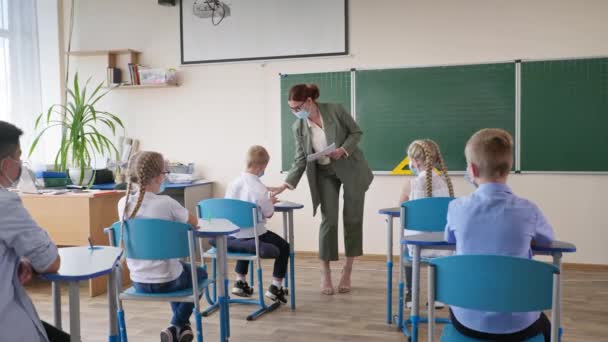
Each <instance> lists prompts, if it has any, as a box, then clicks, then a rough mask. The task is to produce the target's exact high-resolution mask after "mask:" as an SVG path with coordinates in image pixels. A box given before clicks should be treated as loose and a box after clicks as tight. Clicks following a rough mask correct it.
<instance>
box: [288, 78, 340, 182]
mask: <svg viewBox="0 0 608 342" xmlns="http://www.w3.org/2000/svg"><path fill="white" fill-rule="evenodd" d="M350 75H351V72H350V71H344V72H323V73H311V74H290V75H281V76H280V77H281V145H282V149H281V156H282V166H281V168H282V170H283V171H288V170H289V169H290V168H291V164H292V162H293V157H294V154H295V141H294V136H293V132H292V130H291V126H292V125H293V123H294V121H295V120H297V118H296V117H295V116H294V115H293V113H292V112H291V110H290V109H289V106H288V105H287V97H288V96H289V89H290V88H291V87H292V86H293V85H296V84H299V83H307V84H310V83H313V84H316V85H317V86H318V87H319V91H320V93H321V96H320V97H319V99H318V101H319V102H331V103H340V104H342V105H343V106H344V108H346V110H348V111H350V107H351V105H350V103H351V83H350V79H351V77H350Z"/></svg>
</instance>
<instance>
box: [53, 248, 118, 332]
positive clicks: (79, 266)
mask: <svg viewBox="0 0 608 342" xmlns="http://www.w3.org/2000/svg"><path fill="white" fill-rule="evenodd" d="M59 255H60V257H61V266H60V268H59V271H58V272H57V273H54V274H45V275H43V276H42V277H43V278H45V279H47V280H50V281H52V292H53V293H52V296H53V319H54V324H55V326H56V327H57V328H59V329H61V289H60V285H59V282H61V281H65V282H67V283H68V284H69V285H68V286H69V302H70V340H71V341H78V342H79V341H80V291H79V286H78V283H79V282H80V281H82V280H90V279H94V278H98V277H101V276H103V275H108V279H107V281H108V289H109V291H108V310H109V316H110V319H109V338H110V341H117V339H118V329H117V327H118V325H117V320H116V303H117V302H116V299H117V298H116V294H117V292H116V288H115V284H116V283H115V281H114V277H115V276H116V272H115V270H116V267H115V266H116V264H117V262H118V260H119V259H120V257H121V256H122V250H121V249H120V248H116V247H107V246H94V247H93V248H91V247H89V246H86V247H67V248H60V249H59Z"/></svg>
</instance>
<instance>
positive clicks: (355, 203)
mask: <svg viewBox="0 0 608 342" xmlns="http://www.w3.org/2000/svg"><path fill="white" fill-rule="evenodd" d="M364 204H365V192H363V191H360V192H357V191H351V189H349V188H348V187H347V186H344V213H343V214H344V218H343V219H344V247H345V250H346V264H344V268H343V269H342V278H341V279H340V284H339V285H338V292H340V293H348V292H350V289H351V274H352V270H353V262H354V261H355V257H358V256H360V255H362V254H363V209H364V207H365V206H364Z"/></svg>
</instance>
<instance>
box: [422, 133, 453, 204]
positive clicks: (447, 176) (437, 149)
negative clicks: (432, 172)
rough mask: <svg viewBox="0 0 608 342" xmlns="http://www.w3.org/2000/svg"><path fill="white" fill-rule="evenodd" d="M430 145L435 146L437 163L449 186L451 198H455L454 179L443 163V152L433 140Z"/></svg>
mask: <svg viewBox="0 0 608 342" xmlns="http://www.w3.org/2000/svg"><path fill="white" fill-rule="evenodd" d="M428 142H429V144H431V145H433V148H434V149H435V152H436V156H437V162H438V163H439V169H440V170H441V175H442V176H443V178H444V179H445V183H446V184H447V185H448V191H449V193H450V197H454V185H453V184H452V179H451V178H450V176H449V175H448V169H447V167H445V163H444V162H443V157H442V156H441V151H440V150H439V145H437V143H436V142H434V141H433V140H428Z"/></svg>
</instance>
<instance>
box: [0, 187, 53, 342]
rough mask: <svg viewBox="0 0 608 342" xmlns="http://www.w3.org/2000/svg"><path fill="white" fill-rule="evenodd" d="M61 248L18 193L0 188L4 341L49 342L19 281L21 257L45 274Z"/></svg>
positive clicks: (1, 328) (0, 308)
mask: <svg viewBox="0 0 608 342" xmlns="http://www.w3.org/2000/svg"><path fill="white" fill-rule="evenodd" d="M57 256H58V252H57V247H56V246H55V244H53V242H52V241H51V239H50V238H49V236H48V234H47V233H46V231H44V230H43V229H42V228H40V227H39V226H38V225H37V224H36V222H34V220H33V219H32V218H31V216H30V215H29V213H28V212H27V210H26V209H25V207H24V206H23V203H22V202H21V199H20V198H19V196H18V195H17V194H14V193H11V192H9V191H6V190H5V189H3V188H1V187H0V275H1V276H0V335H1V337H2V338H1V339H2V341H16V342H26V341H27V342H32V341H33V342H37V341H44V342H47V341H48V338H47V336H46V332H45V331H44V328H43V326H42V323H41V322H40V318H39V317H38V314H37V313H36V309H35V308H34V305H33V304H32V302H31V300H30V298H29V297H28V295H27V293H26V292H25V289H24V288H23V286H22V285H21V283H20V282H19V277H18V276H17V270H18V265H19V260H20V258H21V257H26V258H28V259H29V260H30V261H31V263H32V266H33V268H34V269H35V270H36V271H38V272H42V271H44V270H46V269H48V268H49V267H50V266H51V264H52V263H53V262H54V261H55V259H57Z"/></svg>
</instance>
